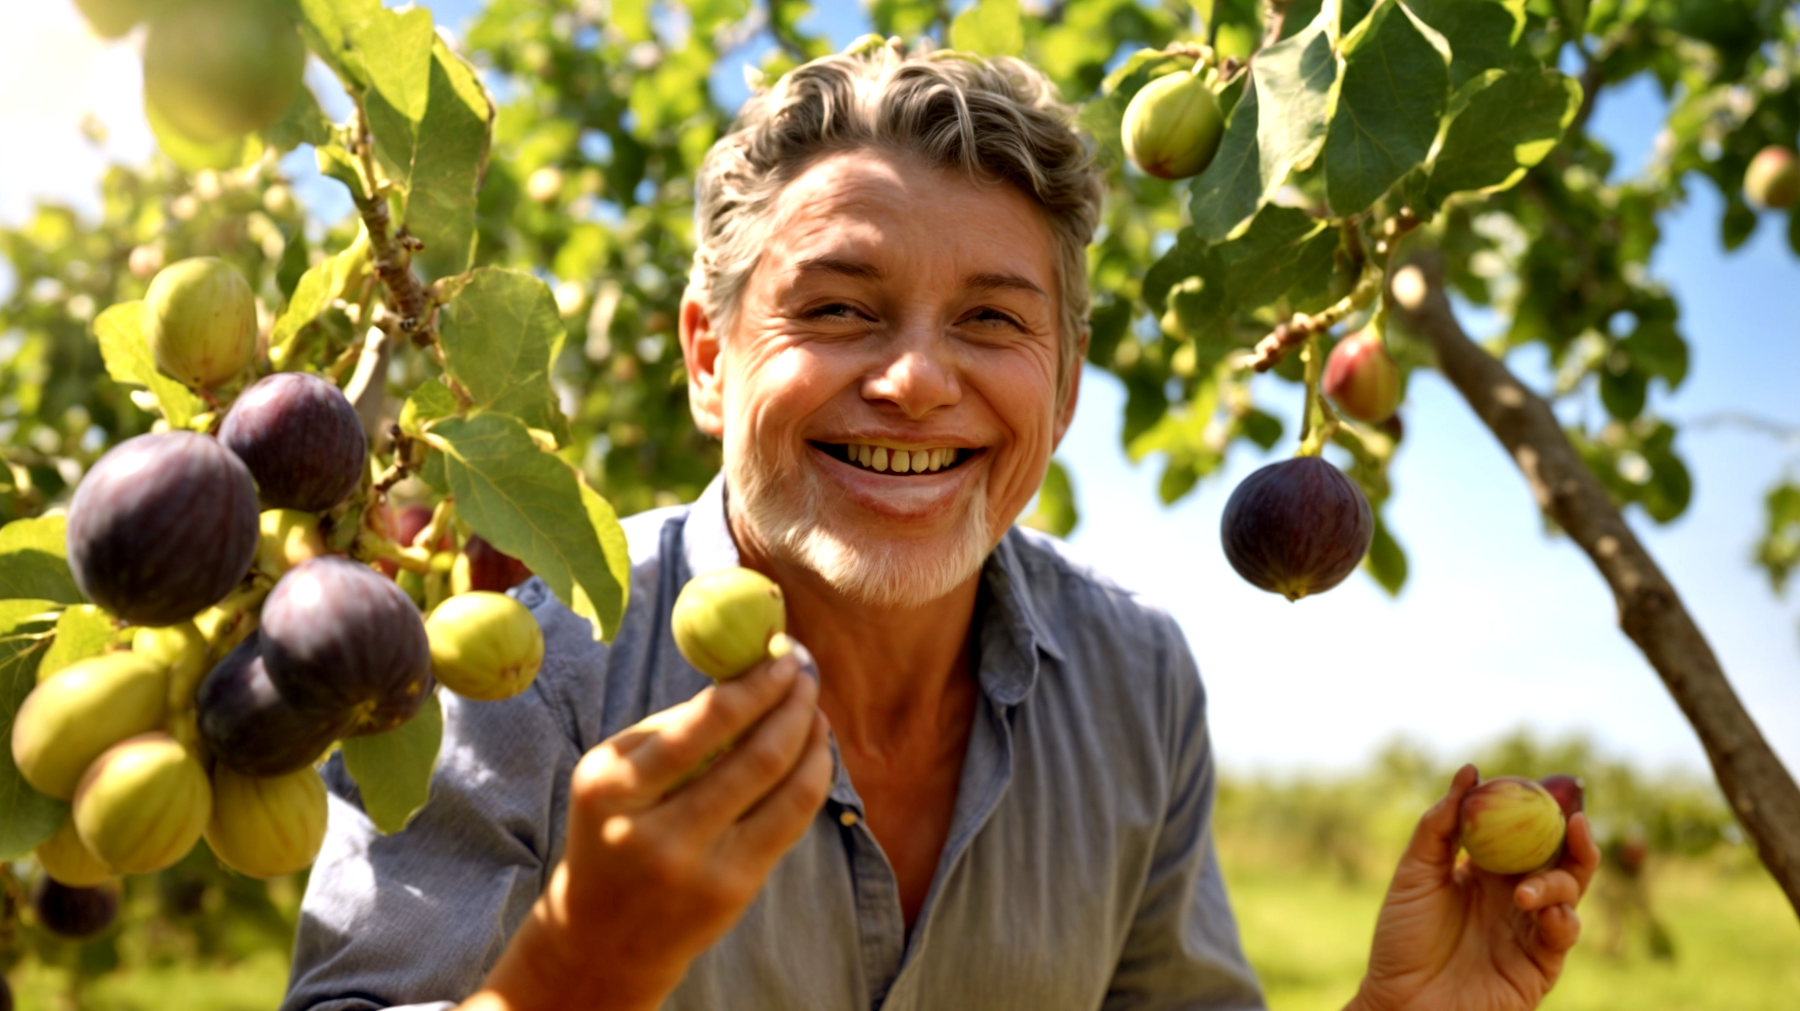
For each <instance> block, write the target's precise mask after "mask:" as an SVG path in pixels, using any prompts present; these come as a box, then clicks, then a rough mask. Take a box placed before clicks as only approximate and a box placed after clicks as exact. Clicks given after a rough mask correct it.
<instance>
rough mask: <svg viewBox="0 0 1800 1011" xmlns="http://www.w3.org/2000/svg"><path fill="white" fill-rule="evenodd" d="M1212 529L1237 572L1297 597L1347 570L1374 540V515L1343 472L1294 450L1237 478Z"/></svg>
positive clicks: (1324, 587) (1341, 576) (1338, 579)
mask: <svg viewBox="0 0 1800 1011" xmlns="http://www.w3.org/2000/svg"><path fill="white" fill-rule="evenodd" d="M1219 528H1220V529H1219V533H1220V540H1221V541H1222V542H1223V543H1224V547H1225V559H1226V561H1228V562H1230V563H1231V567H1232V568H1233V569H1235V570H1237V574H1238V575H1240V576H1242V577H1244V579H1245V581H1247V582H1249V583H1250V584H1251V585H1252V586H1255V587H1258V588H1259V589H1264V590H1268V591H1269V592H1270V593H1279V594H1281V595H1282V596H1284V597H1286V598H1287V599H1289V600H1299V599H1300V598H1301V597H1304V596H1306V595H1308V594H1312V593H1323V592H1325V591H1326V590H1329V589H1331V588H1332V587H1334V586H1336V585H1338V584H1339V583H1341V582H1343V581H1344V579H1345V578H1346V577H1348V576H1349V575H1350V573H1351V572H1353V571H1355V569H1356V565H1357V563H1358V562H1361V561H1362V558H1363V555H1365V554H1367V553H1368V551H1369V544H1370V542H1371V541H1373V540H1374V537H1375V514H1374V512H1373V511H1372V510H1371V509H1370V508H1369V500H1368V499H1367V498H1366V497H1364V495H1363V493H1362V489H1361V488H1358V487H1357V486H1356V482H1354V481H1352V480H1350V479H1349V478H1348V477H1345V476H1344V472H1343V471H1340V470H1338V469H1337V468H1336V467H1334V466H1332V465H1331V464H1330V463H1328V462H1326V461H1325V460H1322V459H1320V458H1319V457H1316V456H1300V457H1295V458H1293V459H1291V460H1283V461H1281V462H1280V463H1272V464H1269V465H1268V466H1266V467H1262V468H1260V469H1258V470H1257V471H1256V472H1255V473H1253V474H1251V475H1250V476H1249V477H1247V478H1245V479H1244V480H1243V483H1241V484H1239V485H1238V486H1237V488H1235V489H1233V491H1232V493H1231V498H1230V499H1228V500H1226V502H1225V512H1224V515H1223V516H1222V517H1221V519H1220V521H1219Z"/></svg>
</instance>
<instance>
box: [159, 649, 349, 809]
mask: <svg viewBox="0 0 1800 1011" xmlns="http://www.w3.org/2000/svg"><path fill="white" fill-rule="evenodd" d="M194 708H195V711H196V713H197V714H198V716H199V725H200V739H201V740H203V741H205V742H206V748H207V750H208V751H209V752H210V753H211V754H212V756H213V759H214V760H215V761H216V762H217V763H218V764H219V765H220V766H223V767H225V768H229V769H233V770H235V771H237V772H240V773H242V774H244V775H246V776H284V775H287V774H288V773H291V772H295V771H298V770H300V769H304V768H307V767H308V766H310V765H312V764H313V763H314V762H316V761H318V760H319V756H320V755H323V754H324V753H325V749H326V748H329V747H330V746H331V742H332V741H335V740H337V739H338V738H339V737H341V736H343V732H344V730H345V726H344V723H345V721H344V720H343V719H342V718H341V717H340V716H337V715H334V714H331V713H317V712H302V711H301V710H299V709H296V708H294V707H293V706H292V705H289V704H288V701H287V700H286V699H284V698H282V697H281V692H280V691H278V690H277V689H276V688H275V682H274V681H272V680H270V678H269V672H268V669H267V668H266V667H265V666H264V664H263V659H262V643H261V640H259V639H258V638H257V637H256V636H251V637H250V638H248V639H246V640H244V641H243V643H241V644H240V645H239V646H238V647H237V648H236V649H234V650H232V651H231V653H230V654H229V655H227V656H226V657H225V659H224V660H221V661H220V662H219V665H218V666H217V667H214V668H213V669H212V672H211V673H209V674H207V675H206V680H205V681H203V682H201V684H200V691H199V693H198V695H197V696H196V697H195V699H194Z"/></svg>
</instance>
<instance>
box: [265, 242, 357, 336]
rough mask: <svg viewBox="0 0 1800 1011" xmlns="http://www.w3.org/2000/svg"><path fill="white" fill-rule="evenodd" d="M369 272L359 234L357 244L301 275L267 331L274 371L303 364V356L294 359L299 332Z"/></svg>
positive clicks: (354, 243) (329, 257)
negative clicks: (272, 326)
mask: <svg viewBox="0 0 1800 1011" xmlns="http://www.w3.org/2000/svg"><path fill="white" fill-rule="evenodd" d="M368 269H369V241H368V238H367V233H366V232H358V233H357V237H356V241H354V242H352V243H351V244H350V245H349V247H347V248H346V249H344V251H343V252H341V253H338V254H337V255H335V256H328V257H326V258H325V259H323V260H321V261H319V262H318V263H316V264H314V265H313V266H311V267H308V268H307V270H306V273H304V274H302V275H300V283H299V284H297V285H295V286H294V294H293V296H292V297H291V298H289V299H288V303H287V306H286V307H285V308H283V309H282V310H281V315H280V316H278V317H276V319H275V326H274V328H273V329H272V330H271V331H270V332H269V361H270V362H271V363H272V364H273V365H274V366H275V368H276V369H277V370H288V369H297V368H300V367H302V366H303V365H305V364H306V362H305V360H304V356H299V357H295V356H294V355H293V354H292V349H293V348H294V346H295V341H296V340H298V338H299V337H300V335H301V333H303V332H304V331H305V330H306V328H307V327H308V326H309V325H311V324H312V322H313V320H315V319H317V318H318V316H319V313H321V312H323V311H324V310H325V307H326V306H328V305H330V304H331V300H332V299H333V298H338V297H341V296H342V295H343V294H344V293H345V292H346V290H347V289H348V288H349V287H351V282H353V281H355V280H356V279H357V275H358V274H362V273H365V272H366V271H367V270H368Z"/></svg>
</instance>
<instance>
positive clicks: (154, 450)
mask: <svg viewBox="0 0 1800 1011" xmlns="http://www.w3.org/2000/svg"><path fill="white" fill-rule="evenodd" d="M256 517H257V513H256V485H255V484H254V483H253V482H252V481H251V480H250V471H249V470H247V469H246V468H245V467H244V465H243V463H242V462H241V461H239V460H238V458H237V457H235V456H233V455H232V454H231V452H230V451H229V450H227V449H226V448H225V447H223V446H221V445H219V443H218V442H217V441H216V440H213V439H209V438H207V437H206V436H204V435H200V434H198V433H195V432H161V433H156V434H151V435H140V436H138V437H136V438H134V439H127V440H125V441H124V442H122V443H120V444H119V445H117V446H114V447H113V448H112V449H111V450H110V451H108V452H107V454H106V455H105V456H103V457H101V458H100V460H99V462H97V463H95V464H94V466H93V468H92V469H90V470H89V471H88V473H87V477H86V478H85V479H83V480H82V482H81V485H80V486H79V487H78V488H76V489H75V498H74V500H73V501H72V502H71V503H70V504H69V528H68V548H69V568H70V569H71V570H72V571H73V573H74V576H75V584H76V585H77V586H79V587H81V592H82V593H85V594H86V595H87V598H88V599H89V600H91V601H93V602H94V603H96V604H99V605H100V606H101V607H104V608H106V610H108V611H109V612H111V613H112V614H113V615H114V616H116V617H119V618H123V619H125V620H126V621H129V622H131V623H132V624H135V625H175V624H179V623H181V622H184V621H187V620H188V619H189V618H192V617H193V616H194V615H196V614H199V613H200V612H201V611H202V610H204V609H206V608H207V607H210V606H212V605H213V604H216V603H218V602H219V601H221V600H223V599H225V596H226V595H227V594H229V593H230V592H231V591H232V589H233V588H235V587H236V586H237V585H238V583H239V581H241V580H242V579H243V578H244V576H245V574H246V573H248V572H249V571H250V564H251V562H253V561H255V559H256V541H257V518H256Z"/></svg>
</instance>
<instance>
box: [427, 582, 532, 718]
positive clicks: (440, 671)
mask: <svg viewBox="0 0 1800 1011" xmlns="http://www.w3.org/2000/svg"><path fill="white" fill-rule="evenodd" d="M425 632H426V634H427V635H428V636H429V637H430V639H431V673H432V674H433V676H435V677H436V678H437V679H438V681H439V682H441V683H442V684H443V685H444V687H446V688H448V689H450V690H451V691H453V692H455V693H456V694H458V695H461V696H463V697H464V698H469V699H476V700H479V701H483V702H492V701H496V700H499V699H509V698H512V697H513V696H514V695H517V694H519V693H520V692H522V691H524V690H525V689H527V688H529V687H531V682H532V681H533V680H534V679H536V678H537V672H538V667H539V666H541V665H542V664H543V662H544V632H543V630H542V629H540V628H539V627H538V623H537V618H535V617H533V616H532V613H531V611H530V610H528V609H527V608H526V607H525V605H524V604H521V603H519V602H518V601H516V600H514V599H512V598H511V597H508V596H506V595H505V594H503V593H491V592H488V591H483V590H477V591H475V592H472V593H464V594H459V595H457V596H454V597H451V598H450V599H449V600H446V601H444V602H443V603H442V604H439V605H438V607H437V610H435V611H432V612H431V617H430V618H429V619H427V620H426V622H425Z"/></svg>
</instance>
